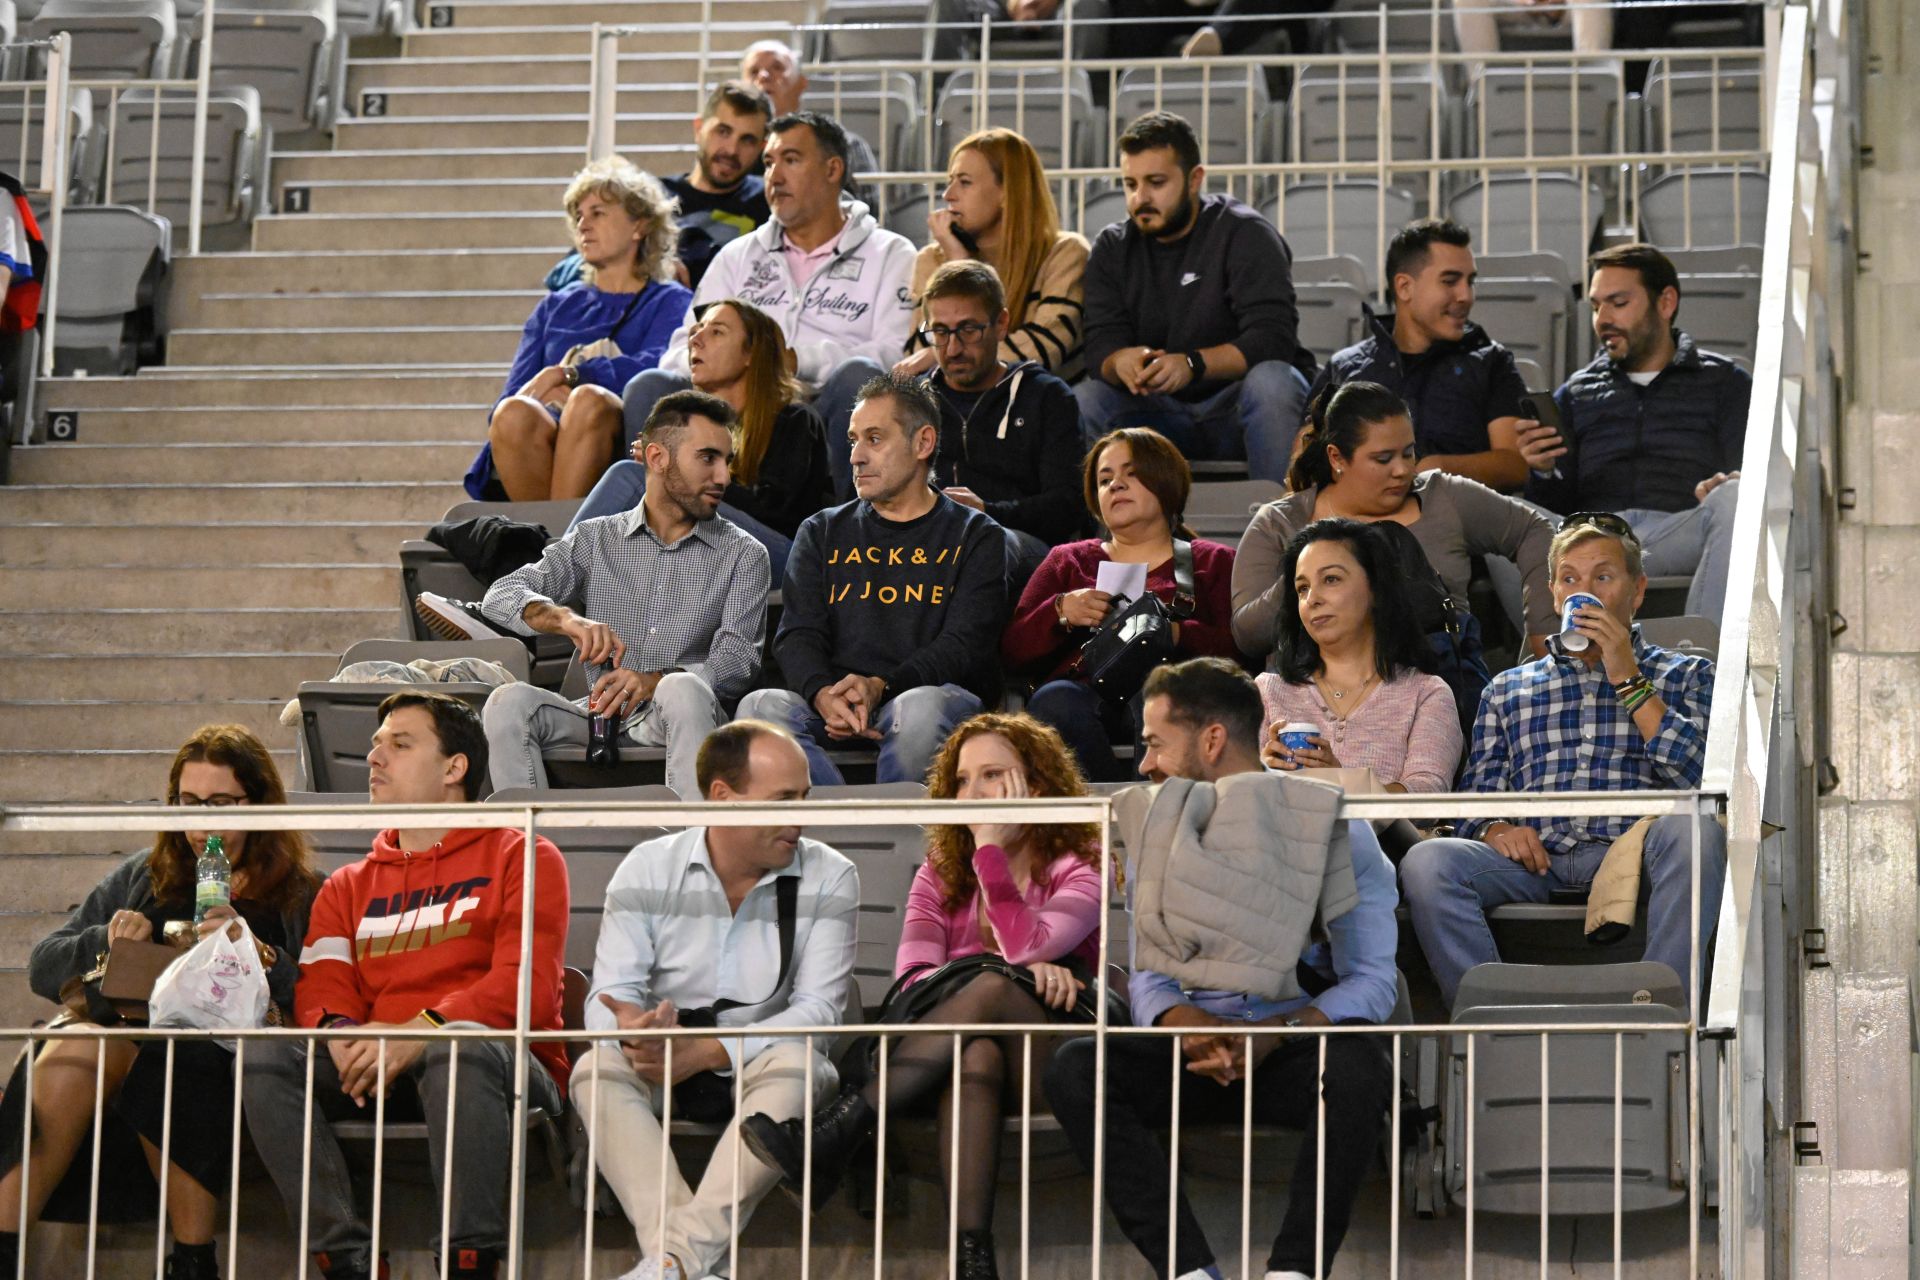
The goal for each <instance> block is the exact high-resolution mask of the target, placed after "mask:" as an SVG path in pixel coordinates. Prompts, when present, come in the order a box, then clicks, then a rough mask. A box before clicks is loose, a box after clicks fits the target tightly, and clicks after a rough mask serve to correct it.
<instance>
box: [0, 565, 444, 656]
mask: <svg viewBox="0 0 1920 1280" xmlns="http://www.w3.org/2000/svg"><path fill="white" fill-rule="evenodd" d="M394 578H395V583H396V588H395V595H394V602H393V603H392V604H391V605H389V606H387V607H385V608H378V609H261V608H254V607H251V606H249V607H244V608H232V609H73V608H69V609H62V610H44V609H36V610H32V611H29V612H25V613H0V648H3V649H4V650H5V651H6V652H8V653H20V654H33V653H128V652H132V651H133V650H135V649H141V648H144V649H145V650H147V651H148V652H161V653H164V652H167V651H169V650H178V651H179V652H181V653H191V652H202V651H204V650H205V649H206V647H207V646H208V644H209V643H212V641H210V640H209V637H216V636H217V637H218V643H219V647H220V648H221V649H223V650H225V651H227V652H231V653H252V652H259V653H324V652H329V651H331V652H333V653H343V652H345V651H346V648H347V646H348V645H350V644H352V643H354V641H356V640H406V639H410V638H411V634H410V629H409V628H408V627H407V625H406V619H405V618H403V617H402V616H401V614H400V604H399V594H398V586H397V584H398V580H399V575H398V574H397V573H396V574H395V575H394Z"/></svg>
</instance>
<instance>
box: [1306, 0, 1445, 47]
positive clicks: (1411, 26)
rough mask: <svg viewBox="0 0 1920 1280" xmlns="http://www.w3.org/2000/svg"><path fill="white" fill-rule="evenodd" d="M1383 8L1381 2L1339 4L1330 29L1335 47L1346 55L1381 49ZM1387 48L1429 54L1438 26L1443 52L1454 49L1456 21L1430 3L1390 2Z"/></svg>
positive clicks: (1412, 0)
mask: <svg viewBox="0 0 1920 1280" xmlns="http://www.w3.org/2000/svg"><path fill="white" fill-rule="evenodd" d="M1380 7H1381V6H1380V4H1379V3H1377V0H1336V3H1335V4H1334V6H1333V8H1332V10H1331V11H1330V13H1329V19H1328V26H1329V27H1330V29H1331V33H1332V37H1333V42H1334V44H1335V45H1336V46H1337V47H1338V48H1339V49H1340V50H1341V51H1342V52H1343V53H1362V52H1365V51H1367V50H1371V49H1378V48H1379V47H1380V35H1381V31H1380V16H1379V10H1380ZM1386 10H1387V22H1386V44H1387V48H1389V49H1393V50H1401V51H1406V52H1425V51H1426V50H1428V49H1431V48H1432V47H1433V38H1434V31H1433V28H1434V26H1436V25H1437V26H1438V27H1439V28H1440V51H1441V52H1442V53H1445V52H1447V51H1448V50H1450V49H1452V48H1453V47H1454V39H1453V20H1452V19H1451V18H1449V17H1448V16H1447V14H1446V13H1445V12H1444V11H1442V10H1441V9H1440V8H1439V7H1438V6H1436V5H1430V4H1428V3H1427V0H1386Z"/></svg>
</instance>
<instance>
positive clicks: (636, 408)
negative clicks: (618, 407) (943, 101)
mask: <svg viewBox="0 0 1920 1280" xmlns="http://www.w3.org/2000/svg"><path fill="white" fill-rule="evenodd" d="M847 146H848V144H847V134H846V131H845V130H844V129H842V128H841V127H840V125H839V124H838V123H837V122H836V121H835V120H834V119H833V118H832V117H831V116H824V115H821V114H819V113H818V112H814V111H796V112H792V113H790V114H786V115H782V116H780V117H779V118H778V119H776V120H775V121H774V122H773V123H772V125H770V126H769V127H768V136H767V148H766V153H765V154H766V162H767V203H768V204H769V205H771V206H772V209H773V217H772V219H771V220H770V221H768V223H767V224H766V225H765V226H763V227H761V228H760V229H759V230H757V231H755V232H754V233H753V234H752V235H745V236H741V237H740V238H739V239H737V240H734V241H733V242H732V243H730V244H728V245H727V246H726V247H724V248H723V249H721V250H720V252H719V253H717V254H715V255H714V258H713V263H712V265H711V266H710V267H709V268H708V271H707V275H706V277H705V278H704V279H702V280H701V282H700V288H699V289H698V290H697V291H696V292H695V293H694V296H693V303H692V305H691V306H690V307H689V308H688V309H687V317H686V321H685V323H683V324H682V325H681V326H680V328H679V329H677V330H675V331H674V335H673V337H672V338H671V339H670V340H669V341H668V344H667V352H666V354H665V355H663V356H661V357H660V367H659V368H657V369H649V370H647V371H646V372H645V373H642V374H640V375H639V376H637V377H635V378H634V379H633V381H631V382H629V383H628V384H627V387H626V392H625V395H624V400H625V404H626V420H627V430H628V432H629V433H630V434H633V433H637V432H638V430H639V426H640V423H642V422H644V421H645V420H646V416H647V414H648V413H650V412H651V411H652V408H653V405H654V403H655V402H656V401H657V400H659V398H660V397H661V396H662V395H664V394H666V393H667V392H669V391H673V390H676V389H678V388H681V387H685V386H687V385H689V384H688V365H687V339H688V338H689V337H690V336H691V335H692V333H693V328H694V325H695V324H696V323H697V319H698V317H699V316H700V314H701V313H702V312H704V311H705V310H706V308H707V306H708V305H709V304H710V303H714V302H724V301H726V300H727V299H729V298H738V299H739V300H741V301H743V302H750V303H752V304H753V305H754V306H756V307H758V308H760V310H762V311H764V312H766V313H767V314H768V315H769V316H771V317H772V318H773V319H774V321H775V322H776V323H777V324H779V326H780V330H781V332H782V333H784V334H785V335H786V339H787V345H788V346H789V347H791V348H792V349H793V356H794V360H795V367H794V374H795V376H796V377H798V378H799V379H800V380H801V381H802V382H806V383H808V384H811V385H812V386H814V387H815V388H817V390H816V391H815V393H814V401H813V404H814V408H815V409H816V410H818V411H819V414H820V417H821V419H822V420H823V421H824V422H825V423H826V424H827V439H828V440H829V441H832V440H834V439H835V438H836V437H838V436H840V435H842V434H844V433H845V431H846V429H847V417H848V415H849V414H850V413H851V412H852V410H853V400H854V395H855V393H856V392H857V391H858V390H859V389H860V387H861V386H862V384H864V383H865V382H867V381H868V380H869V379H870V378H872V377H873V376H874V375H875V374H878V373H882V372H884V371H885V370H886V369H888V368H891V367H892V365H893V362H894V361H895V360H898V359H899V358H900V352H901V350H902V349H903V348H904V347H905V346H906V342H907V335H908V334H909V333H910V332H911V331H912V328H913V297H912V292H911V290H910V289H909V287H908V286H909V284H910V283H911V280H912V276H913V255H914V248H913V245H912V244H910V243H909V242H908V241H907V239H906V238H905V237H904V236H899V235H895V234H894V233H893V232H891V231H888V230H886V229H885V228H883V227H881V226H880V224H879V223H878V222H876V221H875V220H874V217H873V215H872V214H871V213H869V212H868V210H867V206H866V205H865V204H863V203H861V202H860V201H858V200H854V199H851V198H843V197H842V195H841V192H840V182H841V179H842V177H843V176H844V175H845V173H846V171H847V163H848V162H847V155H848V151H847ZM828 460H829V461H830V462H832V463H834V464H835V466H836V470H835V474H834V481H835V484H836V485H837V486H838V488H839V490H840V491H841V492H842V494H843V495H846V494H849V493H850V492H851V490H850V489H849V487H848V477H847V475H846V472H845V466H844V461H843V456H842V455H839V454H837V453H836V452H835V451H834V450H832V449H829V450H828Z"/></svg>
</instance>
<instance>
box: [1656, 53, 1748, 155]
mask: <svg viewBox="0 0 1920 1280" xmlns="http://www.w3.org/2000/svg"><path fill="white" fill-rule="evenodd" d="M1763 83H1764V77H1763V76H1762V75H1761V73H1760V71H1759V69H1758V68H1756V67H1754V66H1752V65H1751V64H1748V65H1743V66H1738V67H1725V68H1723V69H1722V70H1721V71H1720V72H1719V73H1718V74H1715V73H1714V72H1712V71H1711V70H1694V71H1678V70H1676V71H1674V72H1672V73H1669V72H1668V71H1666V70H1665V69H1664V68H1662V67H1660V65H1659V63H1658V60H1656V61H1655V63H1654V67H1653V69H1652V70H1650V71H1649V72H1648V73H1647V84H1646V88H1645V89H1643V90H1641V94H1640V100H1641V103H1642V104H1643V110H1644V111H1645V114H1646V135H1645V137H1646V149H1647V150H1649V151H1668V152H1680V151H1758V150H1760V148H1761V146H1762V142H1761V137H1760V92H1761V85H1762V84H1763ZM1716 97H1717V99H1718V101H1717V103H1716ZM1716 109H1717V111H1718V113H1719V114H1718V120H1717V128H1716V119H1715V111H1716Z"/></svg>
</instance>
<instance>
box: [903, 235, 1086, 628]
mask: <svg viewBox="0 0 1920 1280" xmlns="http://www.w3.org/2000/svg"><path fill="white" fill-rule="evenodd" d="M921 302H922V305H923V306H925V307H926V311H927V319H928V321H929V323H928V325H927V327H926V329H924V330H923V331H922V333H921V336H922V337H924V338H925V339H926V340H927V343H928V345H929V347H930V348H931V349H932V351H933V354H934V359H935V360H937V361H938V362H939V363H938V366H937V367H936V368H935V369H934V370H933V372H932V373H930V374H928V375H927V385H928V386H929V387H931V388H933V391H934V394H935V395H936V396H938V397H939V400H940V415H941V422H940V447H939V451H938V452H937V453H936V454H935V455H934V464H933V474H934V482H935V483H936V484H939V485H940V486H941V489H942V492H944V493H945V494H946V495H947V496H948V497H949V498H952V499H953V500H954V501H955V502H958V503H960V504H961V505H962V506H968V507H972V508H973V509H974V510H975V511H984V512H986V513H987V514H988V515H990V516H992V517H993V518H994V519H995V520H997V521H999V523H1000V524H1001V525H1002V526H1003V527H1004V528H1005V529H1006V530H1007V533H1008V555H1009V557H1010V558H1009V562H1008V563H1009V572H1010V574H1011V579H1012V584H1011V585H1012V589H1013V591H1015V592H1018V590H1019V589H1020V588H1021V587H1023V586H1025V585H1026V581H1027V579H1028V578H1030V577H1032V576H1033V571H1034V570H1035V569H1037V568H1038V567H1039V566H1040V561H1041V560H1043V559H1045V558H1046V554H1047V552H1048V551H1049V550H1051V549H1052V548H1054V547H1056V546H1058V545H1059V544H1060V543H1062V542H1068V541H1071V540H1072V539H1074V538H1077V537H1080V536H1082V535H1083V534H1084V532H1085V530H1086V527H1087V513H1086V509H1085V508H1084V507H1083V506H1082V505H1081V502H1080V459H1081V455H1082V454H1083V453H1084V452H1085V449H1086V446H1085V444H1084V442H1083V441H1082V440H1081V436H1080V408H1079V405H1078V404H1077V403H1076V402H1075V401H1074V398H1073V391H1072V390H1071V389H1070V388H1069V387H1068V386H1067V384H1066V383H1064V382H1062V381H1061V380H1060V379H1059V378H1057V377H1055V376H1054V375H1053V374H1051V373H1048V372H1047V370H1046V369H1045V368H1044V367H1043V366H1041V365H1039V364H1036V363H1034V362H1033V361H1031V360H1022V361H1020V362H1018V363H1016V364H1008V363H1006V362H1005V361H1003V360H1001V359H1000V355H999V351H1000V342H1001V340H1002V339H1003V338H1005V337H1006V336H1007V296H1006V291H1005V289H1004V287H1003V286H1002V285H1001V283H1000V276H999V274H998V273H997V272H995V271H994V269H993V268H992V267H990V266H988V265H987V264H986V263H984V262H979V261H975V260H974V259H971V258H969V259H966V260H964V261H960V262H949V263H947V264H946V265H945V266H943V267H941V268H940V269H939V270H937V271H935V272H934V273H933V277H932V279H930V280H928V281H927V287H926V291H925V293H924V294H923V295H922V298H921Z"/></svg>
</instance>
